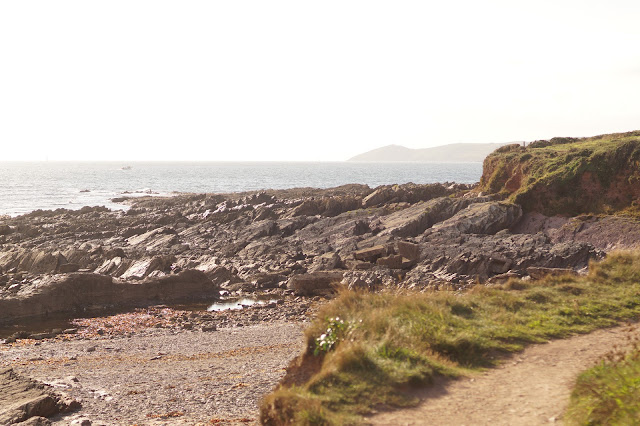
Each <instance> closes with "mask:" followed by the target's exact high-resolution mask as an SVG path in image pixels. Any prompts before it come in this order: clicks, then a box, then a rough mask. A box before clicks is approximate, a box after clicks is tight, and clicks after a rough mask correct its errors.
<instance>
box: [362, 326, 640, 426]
mask: <svg viewBox="0 0 640 426" xmlns="http://www.w3.org/2000/svg"><path fill="white" fill-rule="evenodd" d="M638 329H639V327H638V325H637V324H634V325H632V326H618V327H615V328H611V329H605V330H598V331H595V332H593V333H590V334H586V335H580V336H575V337H571V338H569V339H563V340H554V341H551V342H549V343H545V344H540V345H533V346H530V347H528V348H527V349H525V350H524V351H523V352H521V353H519V354H516V355H515V356H513V357H512V358H509V359H507V360H505V361H504V363H503V364H502V365H501V366H499V367H498V368H495V369H491V370H488V371H486V372H484V373H481V374H478V375H476V376H474V377H469V378H463V379H460V380H450V381H445V380H443V381H441V382H439V383H436V385H434V386H432V387H430V388H427V389H425V390H424V391H421V392H420V394H419V395H418V396H419V397H420V398H421V399H422V400H423V402H422V403H421V404H420V405H419V406H417V407H415V408H412V409H406V410H398V411H391V412H385V413H381V414H378V415H375V416H373V417H371V418H369V419H368V421H370V422H371V424H376V425H428V424H434V425H435V424H437V425H456V426H461V425H541V424H549V423H554V422H557V421H560V420H561V418H562V414H563V412H564V411H565V409H566V408H567V405H568V402H569V396H570V393H571V389H572V388H573V385H574V383H575V379H576V377H577V376H578V374H579V373H580V372H582V371H583V370H585V369H587V368H589V367H591V366H592V365H594V363H596V362H597V361H598V360H599V359H600V357H602V356H603V355H605V354H606V353H607V352H609V351H611V350H612V349H613V347H614V345H624V344H625V342H626V336H628V335H629V333H631V332H633V333H637V332H638Z"/></svg>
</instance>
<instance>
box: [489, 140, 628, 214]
mask: <svg viewBox="0 0 640 426" xmlns="http://www.w3.org/2000/svg"><path fill="white" fill-rule="evenodd" d="M480 187H481V190H482V191H485V192H488V193H502V194H503V195H505V196H508V197H510V199H511V201H513V202H515V203H518V204H520V205H522V207H523V208H524V210H525V211H540V212H543V213H546V214H549V215H553V214H569V215H577V214H581V213H602V212H604V213H607V212H613V211H618V210H621V209H625V208H628V207H630V206H632V204H633V203H634V201H636V200H637V198H638V196H640V131H635V132H629V133H619V134H611V135H602V136H596V137H592V138H582V139H573V138H554V139H551V140H550V141H539V142H534V143H532V144H530V145H529V146H528V147H527V148H526V149H525V148H523V147H522V146H519V145H508V146H505V147H502V148H500V149H498V150H496V151H495V152H494V153H492V154H491V155H489V156H488V157H487V158H486V159H485V162H484V171H483V176H482V179H481V181H480Z"/></svg>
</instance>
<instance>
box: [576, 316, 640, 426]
mask: <svg viewBox="0 0 640 426" xmlns="http://www.w3.org/2000/svg"><path fill="white" fill-rule="evenodd" d="M627 340H628V342H626V343H628V344H627V345H626V346H627V347H618V348H614V349H613V350H612V351H611V352H609V353H608V354H607V355H605V356H604V357H603V358H602V360H600V362H599V363H598V364H597V365H596V366H595V367H593V368H591V369H589V370H587V371H585V372H584V373H582V374H581V375H580V376H579V377H578V380H577V382H576V386H575V387H574V389H573V392H572V393H571V401H570V404H569V409H568V410H567V413H566V415H565V423H567V424H570V425H574V424H575V425H613V424H616V425H632V424H633V425H635V424H640V337H639V336H638V335H634V334H633V328H632V327H630V329H629V330H628V331H627Z"/></svg>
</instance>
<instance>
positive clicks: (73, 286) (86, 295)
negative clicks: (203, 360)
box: [0, 270, 220, 323]
mask: <svg viewBox="0 0 640 426" xmlns="http://www.w3.org/2000/svg"><path fill="white" fill-rule="evenodd" d="M219 289H220V287H219V285H218V284H216V283H214V282H212V281H211V280H210V279H209V278H208V277H207V275H206V274H205V273H203V272H201V271H196V270H186V271H183V272H181V273H179V274H175V275H169V276H164V277H156V278H148V279H145V280H142V281H134V282H127V281H121V280H114V279H113V278H112V277H109V276H106V275H98V274H92V273H74V274H68V275H45V276H42V277H41V278H39V279H37V280H35V281H34V282H32V283H25V284H24V285H21V286H20V287H19V288H18V289H17V291H16V292H15V293H14V294H13V295H12V296H10V297H4V298H2V299H0V323H1V322H9V321H15V320H19V319H27V318H32V317H43V316H48V315H53V314H59V313H74V312H75V313H79V312H85V311H86V310H88V309H100V308H105V307H126V306H144V305H148V304H154V303H158V302H167V301H174V302H175V301H180V300H193V299H199V298H201V297H204V296H206V297H207V298H211V299H216V298H218V297H219Z"/></svg>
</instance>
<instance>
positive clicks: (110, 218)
mask: <svg viewBox="0 0 640 426" xmlns="http://www.w3.org/2000/svg"><path fill="white" fill-rule="evenodd" d="M470 189H472V188H471V187H470V186H468V185H455V184H445V185H438V184H430V185H414V184H406V185H394V186H390V185H389V186H382V187H379V188H376V189H371V188H368V187H366V186H362V185H348V186H343V187H338V188H330V189H326V190H314V189H309V188H302V189H292V190H284V191H265V192H258V193H244V194H227V195H223V194H195V195H178V196H175V197H170V198H141V199H135V200H129V201H127V202H128V203H130V204H131V208H130V209H129V210H128V211H126V212H120V211H118V212H112V211H109V210H107V209H104V208H83V209H81V210H79V211H69V210H62V209H61V210H57V211H51V212H45V211H37V212H33V213H30V214H28V215H24V216H19V217H16V218H4V219H2V220H0V227H4V228H2V229H4V232H2V235H0V317H2V318H4V320H5V321H7V320H9V318H13V319H18V318H25V317H30V316H40V315H47V314H52V313H55V312H73V311H74V310H82V309H85V308H88V307H91V306H102V307H104V306H109V305H112V306H115V305H127V306H143V305H145V304H148V303H157V302H170V301H174V300H180V299H186V298H194V299H195V298H203V297H207V298H215V297H216V295H217V292H219V291H221V290H223V291H225V292H227V293H229V294H231V295H235V296H239V297H240V296H243V295H244V294H245V293H248V292H255V291H269V292H272V293H283V292H290V293H295V294H299V295H313V294H323V293H325V292H327V291H331V288H332V285H333V283H335V282H341V281H344V282H345V284H346V285H347V286H350V287H353V288H360V287H362V288H378V287H379V286H381V285H385V286H386V285H397V286H419V287H421V288H424V287H430V286H431V287H433V286H439V285H440V284H441V283H443V282H447V283H449V284H451V285H454V286H457V287H464V286H466V285H468V284H469V283H475V282H483V281H485V280H488V279H490V278H491V277H493V276H496V275H501V274H506V273H513V274H518V275H524V274H527V268H528V267H543V268H572V269H577V268H581V267H584V266H585V265H586V264H587V263H588V260H589V259H590V258H597V257H599V256H601V252H599V251H598V250H596V249H594V247H593V246H592V245H590V243H592V242H594V240H596V238H595V235H597V234H594V237H593V238H592V239H591V240H582V239H580V235H582V234H581V233H580V232H582V231H576V232H575V233H573V234H572V233H571V230H572V228H571V226H572V225H571V224H572V223H574V222H572V221H574V220H577V219H571V220H569V219H566V220H564V221H563V222H562V223H560V222H558V221H555V222H554V221H553V220H551V219H548V218H547V219H541V220H542V222H541V223H544V225H532V224H528V225H527V224H524V225H523V222H527V221H528V220H529V219H528V218H529V217H530V214H529V215H525V216H524V219H522V218H521V214H522V213H521V209H520V207H519V206H518V205H515V204H512V203H508V202H503V201H499V200H498V198H500V197H499V196H497V195H487V196H479V195H478V194H477V193H475V192H473V191H469V190H470ZM438 195H444V196H438ZM434 197H435V198H434ZM604 220H605V219H601V218H593V221H596V222H597V221H602V222H599V223H604ZM576 223H577V222H576ZM580 223H582V224H583V225H580V226H582V228H581V229H585V230H586V229H596V226H597V224H596V223H593V224H592V223H591V222H589V221H587V220H582V221H581V222H580ZM633 226H634V225H633V224H629V225H628V228H633ZM625 229H626V232H627V233H628V234H629V235H633V233H632V232H631V230H630V229H627V228H625ZM639 229H640V227H639ZM0 230H1V229H0ZM538 232H540V233H541V234H539V235H538V234H536V233H538ZM638 234H639V235H640V230H639V231H638ZM599 247H600V246H599ZM345 273H347V274H346V275H345ZM332 274H333V275H332ZM340 274H342V275H340ZM327 276H330V278H327Z"/></svg>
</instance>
